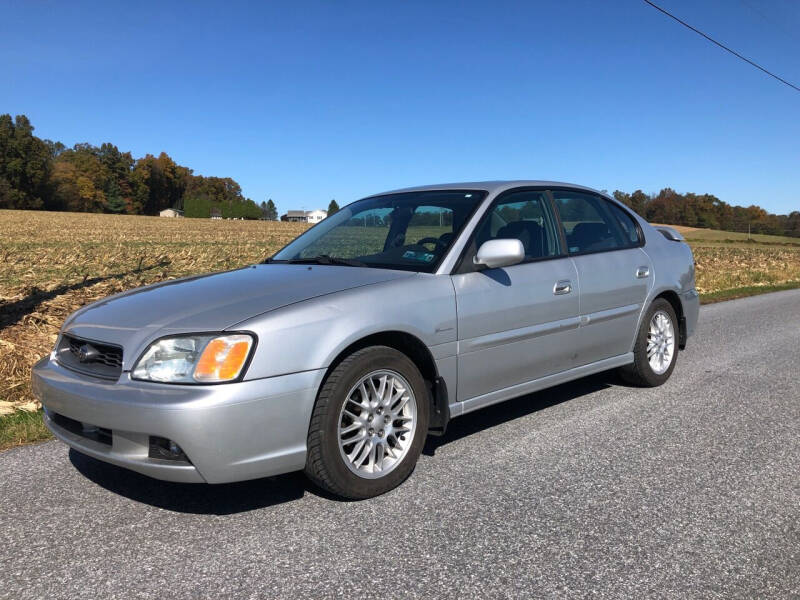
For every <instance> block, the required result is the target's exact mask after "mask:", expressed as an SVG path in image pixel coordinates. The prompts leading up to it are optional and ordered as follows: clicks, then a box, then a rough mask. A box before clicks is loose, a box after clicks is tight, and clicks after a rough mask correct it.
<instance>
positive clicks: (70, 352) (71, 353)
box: [56, 334, 122, 380]
mask: <svg viewBox="0 0 800 600" xmlns="http://www.w3.org/2000/svg"><path fill="white" fill-rule="evenodd" d="M56 358H57V360H58V362H59V364H61V365H63V366H65V367H66V368H68V369H71V370H73V371H77V372H78V373H84V374H86V375H92V376H94V377H102V378H103V379H115V380H116V379H119V376H120V374H121V373H122V348H120V347H119V346H115V345H113V344H106V343H103V342H96V341H93V340H85V339H82V338H79V337H76V336H72V335H67V334H64V335H62V336H61V341H60V342H59V344H58V347H57V348H56Z"/></svg>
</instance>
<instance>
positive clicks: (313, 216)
mask: <svg viewBox="0 0 800 600" xmlns="http://www.w3.org/2000/svg"><path fill="white" fill-rule="evenodd" d="M327 216H328V211H327V210H319V209H317V210H307V211H306V221H308V222H309V223H319V222H320V221H322V219H324V218H325V217H327Z"/></svg>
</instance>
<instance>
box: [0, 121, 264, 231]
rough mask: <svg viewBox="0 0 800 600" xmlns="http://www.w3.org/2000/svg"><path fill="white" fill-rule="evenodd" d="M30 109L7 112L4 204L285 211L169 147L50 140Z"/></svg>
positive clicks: (256, 214) (2, 146)
mask: <svg viewBox="0 0 800 600" xmlns="http://www.w3.org/2000/svg"><path fill="white" fill-rule="evenodd" d="M33 129H34V128H33V125H31V123H30V121H29V119H28V118H27V117H26V116H24V115H18V116H17V117H16V118H15V119H13V120H12V118H11V115H8V114H5V115H0V208H16V209H43V210H67V211H75V212H105V213H124V214H131V215H157V214H158V213H159V211H161V210H163V209H165V208H175V209H179V210H183V211H184V213H185V215H186V216H191V217H210V216H212V215H215V216H216V215H218V216H220V217H222V218H244V219H260V218H267V217H271V218H272V219H277V211H276V210H275V205H274V203H273V202H272V200H270V202H269V204H267V203H265V202H262V203H261V206H259V205H257V204H256V203H255V202H253V200H251V199H250V198H245V197H244V196H243V195H242V188H241V187H240V186H239V184H238V183H236V181H234V180H233V179H231V178H230V177H205V176H203V175H195V174H194V173H193V172H192V169H190V168H188V167H185V166H182V165H179V164H177V163H176V162H175V161H174V160H172V158H170V157H169V155H167V154H166V153H165V152H162V153H161V154H159V155H158V156H153V155H152V154H147V155H145V156H144V157H142V158H134V157H133V156H132V155H131V153H130V152H122V151H120V150H119V149H118V148H117V146H115V145H114V144H111V143H105V144H102V145H101V146H99V147H98V146H93V145H92V144H75V145H74V146H73V147H72V148H67V147H66V146H64V144H62V143H61V142H53V141H50V140H43V139H40V138H38V137H36V136H35V135H34V134H33Z"/></svg>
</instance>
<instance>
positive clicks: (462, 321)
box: [453, 189, 579, 401]
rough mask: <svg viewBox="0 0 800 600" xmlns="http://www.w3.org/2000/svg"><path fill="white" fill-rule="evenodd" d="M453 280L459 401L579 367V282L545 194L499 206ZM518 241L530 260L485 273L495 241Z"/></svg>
mask: <svg viewBox="0 0 800 600" xmlns="http://www.w3.org/2000/svg"><path fill="white" fill-rule="evenodd" d="M472 235H473V237H472V239H471V241H470V244H469V246H468V247H467V250H466V254H465V256H464V257H463V260H462V262H461V266H460V267H459V268H458V269H457V273H456V274H454V275H453V284H454V286H455V291H456V302H457V307H458V338H459V351H458V392H457V396H458V400H459V401H463V400H468V399H471V398H475V397H478V396H482V395H484V394H488V393H490V392H494V391H497V390H501V389H504V388H507V387H511V386H513V385H517V384H520V383H525V382H527V381H531V380H534V379H537V378H539V377H543V376H545V375H550V374H553V373H556V372H559V371H563V370H565V369H568V368H569V367H570V366H572V355H573V353H574V351H575V347H576V336H577V327H578V322H579V321H578V279H577V271H576V269H575V266H574V264H573V262H572V259H570V258H569V257H568V256H567V255H566V253H565V252H564V250H563V247H562V244H561V240H560V236H559V232H558V224H557V222H556V219H555V215H554V213H553V209H552V204H551V203H550V201H549V199H548V198H547V195H546V192H544V191H542V190H536V189H517V190H511V191H509V192H506V193H505V194H503V195H501V196H500V197H499V198H498V199H497V200H495V201H494V203H493V204H492V206H491V207H490V208H489V210H488V211H487V213H486V215H485V216H484V217H483V220H482V221H481V223H480V224H479V225H478V226H477V227H476V229H475V232H474V233H473V234H472ZM506 238H516V239H519V240H520V241H521V242H522V245H523V247H524V248H525V261H524V262H522V263H520V264H516V265H513V266H510V267H505V268H499V269H483V270H478V269H477V268H476V267H475V266H474V265H473V262H472V259H473V257H474V256H475V253H476V252H477V249H478V248H479V247H480V245H481V244H482V243H484V242H486V241H487V240H490V239H506Z"/></svg>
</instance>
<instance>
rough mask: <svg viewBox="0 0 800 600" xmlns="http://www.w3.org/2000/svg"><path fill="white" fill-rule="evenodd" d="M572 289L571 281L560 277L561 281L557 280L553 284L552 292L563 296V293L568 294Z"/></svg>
mask: <svg viewBox="0 0 800 600" xmlns="http://www.w3.org/2000/svg"><path fill="white" fill-rule="evenodd" d="M571 291H572V282H571V281H570V280H569V279H562V280H561V281H557V282H556V284H555V285H554V286H553V293H554V294H555V295H556V296H563V295H564V294H569V293H570V292H571Z"/></svg>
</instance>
